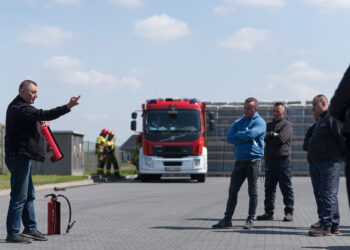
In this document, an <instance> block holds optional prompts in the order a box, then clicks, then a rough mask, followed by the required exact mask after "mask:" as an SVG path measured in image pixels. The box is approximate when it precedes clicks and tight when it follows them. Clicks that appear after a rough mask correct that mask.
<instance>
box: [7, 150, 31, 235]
mask: <svg viewBox="0 0 350 250" xmlns="http://www.w3.org/2000/svg"><path fill="white" fill-rule="evenodd" d="M5 162H6V165H7V167H8V169H9V170H10V172H11V195H10V196H11V199H10V204H9V209H8V213H7V221H6V226H7V235H9V236H14V235H17V234H19V231H20V229H21V220H22V222H23V225H24V230H26V231H32V230H36V229H37V224H36V222H35V212H34V203H33V201H34V198H35V197H34V195H35V192H34V185H33V181H32V175H31V166H32V160H29V159H20V158H18V157H17V156H6V157H5Z"/></svg>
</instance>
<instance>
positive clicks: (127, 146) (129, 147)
mask: <svg viewBox="0 0 350 250" xmlns="http://www.w3.org/2000/svg"><path fill="white" fill-rule="evenodd" d="M136 136H137V135H131V136H130V137H129V138H128V139H127V140H126V141H125V142H124V143H123V144H122V145H121V146H120V149H121V150H123V151H133V150H134V149H135V148H136Z"/></svg>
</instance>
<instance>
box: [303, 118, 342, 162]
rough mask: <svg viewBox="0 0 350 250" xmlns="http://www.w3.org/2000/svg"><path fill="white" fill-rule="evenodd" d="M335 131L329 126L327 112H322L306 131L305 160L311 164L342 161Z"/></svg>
mask: <svg viewBox="0 0 350 250" xmlns="http://www.w3.org/2000/svg"><path fill="white" fill-rule="evenodd" d="M335 129H336V128H335V127H331V125H330V122H329V113H328V111H325V112H323V113H322V114H321V116H320V118H319V119H318V120H317V122H316V123H315V124H314V125H313V126H312V127H311V128H309V129H308V131H307V133H306V136H305V139H304V146H303V147H304V150H306V151H307V159H308V161H309V162H310V163H311V164H314V163H319V162H323V161H342V159H343V155H342V151H341V149H340V146H339V142H338V140H337V131H336V130H335Z"/></svg>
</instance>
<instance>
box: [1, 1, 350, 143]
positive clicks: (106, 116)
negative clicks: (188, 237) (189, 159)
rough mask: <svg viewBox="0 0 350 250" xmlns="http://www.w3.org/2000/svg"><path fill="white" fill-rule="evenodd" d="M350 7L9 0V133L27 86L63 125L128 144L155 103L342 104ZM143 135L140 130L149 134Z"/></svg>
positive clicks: (5, 94)
mask: <svg viewBox="0 0 350 250" xmlns="http://www.w3.org/2000/svg"><path fill="white" fill-rule="evenodd" d="M349 13H350V0H186V1H185V0H177V1H170V0H3V1H1V3H0V72H1V74H0V75H1V78H2V80H1V83H0V84H1V85H0V86H1V90H2V91H1V98H0V123H3V124H4V123H5V118H6V109H7V106H8V104H9V103H10V102H11V101H12V100H13V99H14V98H15V97H16V95H17V94H18V86H19V84H20V82H21V81H23V80H25V79H31V80H33V81H35V82H36V83H37V84H38V89H39V98H38V99H36V101H35V103H34V106H35V107H36V108H41V109H50V108H54V107H57V106H60V105H63V104H66V103H68V101H69V99H70V98H71V97H72V96H75V95H81V99H80V105H78V106H77V107H74V108H73V109H72V111H71V112H70V113H69V114H67V115H65V116H62V117H60V118H59V119H57V120H54V121H52V122H51V129H52V130H74V131H79V132H82V133H84V134H85V140H89V141H95V140H96V138H97V136H98V134H99V133H100V131H101V129H103V128H107V129H110V130H113V131H114V132H115V133H116V144H117V145H121V144H122V143H124V141H125V140H126V139H127V138H128V137H129V136H130V135H132V134H133V131H131V130H130V121H131V113H132V112H133V111H135V110H140V109H141V104H142V103H144V102H145V101H146V100H147V99H152V98H158V97H162V98H166V97H174V98H181V97H187V98H192V97H195V98H198V99H200V100H202V101H211V102H214V101H220V102H222V101H228V102H232V101H243V100H244V99H245V98H247V97H250V96H254V97H256V98H257V99H258V100H261V101H263V100H265V101H271V100H272V101H276V100H287V101H295V100H300V101H305V100H312V98H313V97H314V96H315V95H317V94H320V93H322V94H325V95H326V96H327V97H328V98H331V97H332V95H333V93H334V90H335V88H336V87H337V86H338V84H339V82H340V80H341V78H342V76H343V74H344V72H345V70H346V68H347V67H348V65H349V49H350V48H349V47H350V32H349V29H350V28H349V27H350V15H349ZM140 128H141V124H140V122H139V123H138V130H139V129H140Z"/></svg>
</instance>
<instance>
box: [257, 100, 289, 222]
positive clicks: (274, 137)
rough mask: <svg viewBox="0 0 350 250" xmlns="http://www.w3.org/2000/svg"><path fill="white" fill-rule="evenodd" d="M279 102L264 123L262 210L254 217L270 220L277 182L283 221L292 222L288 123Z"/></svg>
mask: <svg viewBox="0 0 350 250" xmlns="http://www.w3.org/2000/svg"><path fill="white" fill-rule="evenodd" d="M285 112H286V109H285V106H284V104H283V103H282V102H276V103H275V104H274V105H273V120H272V121H271V122H269V123H267V128H266V135H265V156H264V157H265V201H264V205H265V213H264V214H263V215H260V216H257V218H256V219H257V220H273V214H274V209H275V198H276V186H277V183H279V186H280V189H281V192H282V195H283V203H284V205H285V208H284V214H285V216H284V218H283V221H293V211H294V208H293V207H294V193H293V187H292V165H291V161H290V158H289V156H290V154H291V152H292V134H293V129H292V124H291V123H290V122H289V121H287V120H285V119H284V114H285Z"/></svg>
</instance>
